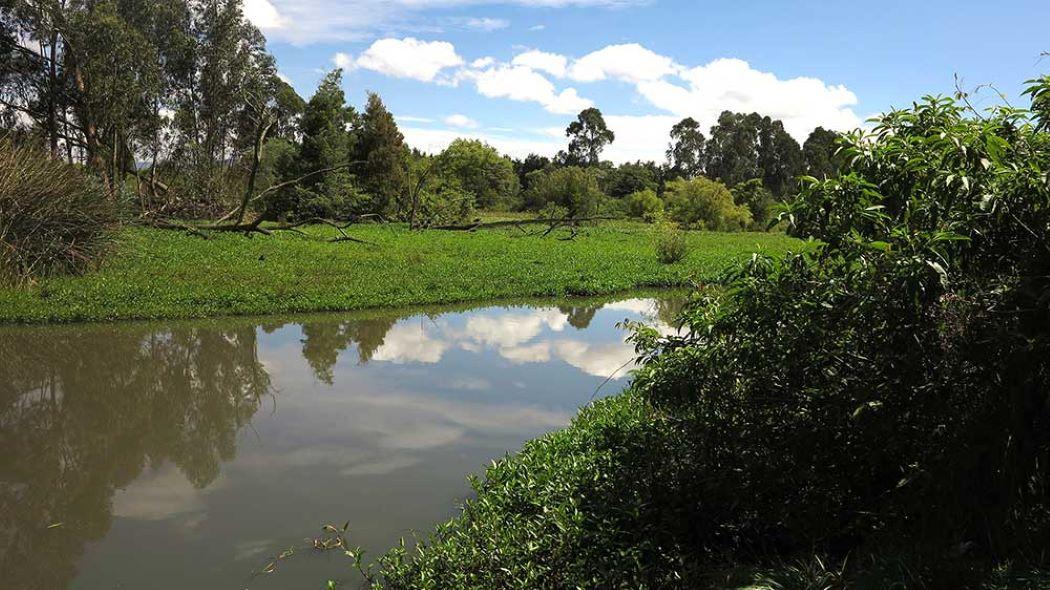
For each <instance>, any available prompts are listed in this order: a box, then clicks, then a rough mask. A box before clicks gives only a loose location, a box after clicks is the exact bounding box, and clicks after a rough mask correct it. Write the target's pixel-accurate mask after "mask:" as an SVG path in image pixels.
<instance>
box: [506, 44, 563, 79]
mask: <svg viewBox="0 0 1050 590" xmlns="http://www.w3.org/2000/svg"><path fill="white" fill-rule="evenodd" d="M511 63H512V64H514V65H516V66H525V67H527V68H532V69H534V70H538V71H541V72H547V73H548V74H550V75H552V76H556V77H558V78H562V77H564V76H565V70H566V68H567V67H568V65H569V59H568V58H567V57H565V56H564V55H558V54H557V53H547V52H546V51H539V50H536V49H533V50H531V51H526V52H525V53H519V54H518V55H516V56H514V59H513V60H512V61H511Z"/></svg>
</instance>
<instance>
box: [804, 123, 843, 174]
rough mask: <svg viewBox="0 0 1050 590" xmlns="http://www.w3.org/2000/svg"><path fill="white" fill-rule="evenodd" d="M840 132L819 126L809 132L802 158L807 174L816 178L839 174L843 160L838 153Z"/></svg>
mask: <svg viewBox="0 0 1050 590" xmlns="http://www.w3.org/2000/svg"><path fill="white" fill-rule="evenodd" d="M839 137H840V136H839V134H838V133H835V132H834V131H829V130H827V129H824V128H823V127H817V128H816V129H814V130H813V133H810V134H809V138H808V139H806V143H804V144H803V145H802V158H803V160H804V162H805V168H806V174H808V175H809V176H812V177H814V178H819V179H825V178H835V177H836V176H838V175H839V170H840V169H841V167H842V166H841V162H840V161H839V160H840V159H839V157H838V156H837V155H836V152H837V151H838V140H839Z"/></svg>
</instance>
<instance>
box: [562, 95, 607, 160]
mask: <svg viewBox="0 0 1050 590" xmlns="http://www.w3.org/2000/svg"><path fill="white" fill-rule="evenodd" d="M565 135H566V136H567V137H568V138H569V150H568V152H567V155H566V158H565V161H566V163H568V164H571V165H580V166H597V165H598V164H599V163H600V162H601V155H602V150H604V149H605V146H607V145H609V144H610V143H612V142H613V141H615V140H616V134H615V133H613V132H612V130H611V129H609V127H608V126H607V125H606V124H605V117H603V116H602V112H601V111H599V110H598V109H596V108H593V107H592V108H589V109H584V110H583V111H581V112H580V114H579V115H578V116H577V117H576V120H575V121H573V122H572V123H570V124H569V127H568V128H567V129H566V130H565Z"/></svg>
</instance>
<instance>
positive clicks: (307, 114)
mask: <svg viewBox="0 0 1050 590" xmlns="http://www.w3.org/2000/svg"><path fill="white" fill-rule="evenodd" d="M356 119H357V114H356V113H355V112H354V109H353V107H347V106H346V95H345V94H344V93H343V71H342V70H334V71H332V72H329V73H328V75H326V76H325V77H324V80H322V81H321V84H320V85H319V86H318V87H317V92H315V93H314V95H313V96H312V97H311V98H310V102H308V103H306V107H305V108H304V110H303V117H302V121H301V124H300V130H301V132H302V136H303V137H302V148H301V149H300V152H299V172H300V174H308V173H311V172H317V171H319V170H327V169H329V168H336V167H338V166H345V165H347V164H349V162H350V156H351V151H350V150H351V147H352V146H351V136H350V133H349V129H350V128H351V126H352V125H354V124H355V122H356ZM340 172H343V173H344V174H345V172H344V171H333V172H330V173H325V174H318V175H316V176H312V177H310V178H309V179H307V180H306V181H304V182H303V183H302V187H303V188H305V189H307V190H312V191H314V192H317V193H324V192H325V188H324V187H325V183H326V180H327V179H329V178H331V177H332V176H336V175H339V173H340Z"/></svg>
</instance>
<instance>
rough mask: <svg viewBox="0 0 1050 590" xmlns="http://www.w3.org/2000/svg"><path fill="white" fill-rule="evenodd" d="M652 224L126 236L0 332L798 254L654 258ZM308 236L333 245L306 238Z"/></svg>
mask: <svg viewBox="0 0 1050 590" xmlns="http://www.w3.org/2000/svg"><path fill="white" fill-rule="evenodd" d="M651 231H652V230H651V226H647V225H644V224H640V223H627V222H622V223H621V222H617V223H610V224H604V225H601V226H597V227H588V228H585V229H583V230H581V232H580V235H579V236H578V237H577V238H576V239H575V240H571V241H563V240H560V239H557V238H556V237H554V236H549V237H546V238H544V237H539V236H526V235H523V234H522V232H521V231H519V230H517V229H509V230H483V231H478V232H475V233H463V232H441V231H423V232H412V231H408V230H407V229H405V228H403V227H399V226H393V225H392V226H379V225H366V226H359V227H355V228H353V229H352V231H351V233H352V235H354V236H355V237H358V238H361V239H364V240H367V241H368V242H371V244H358V243H352V242H343V243H329V242H326V241H323V240H319V239H310V238H306V237H302V236H297V235H294V234H291V233H286V232H282V233H279V234H275V235H273V236H259V235H257V236H255V237H245V236H243V235H239V234H238V235H235V234H217V235H214V237H212V239H209V240H204V239H202V238H200V237H197V236H193V235H188V234H185V233H182V232H178V231H168V230H154V229H142V228H134V229H126V230H124V231H123V232H122V233H121V234H120V236H119V240H118V243H117V246H116V250H115V252H114V253H113V254H112V255H111V256H110V257H109V258H108V260H107V262H106V263H104V264H103V265H102V267H101V268H99V269H98V270H96V271H93V272H91V273H88V274H86V275H84V276H80V277H61V278H51V279H45V280H42V281H40V282H39V283H37V284H36V285H33V286H31V287H28V288H22V289H11V288H2V289H0V323H39V322H76V321H100V320H125V319H161V318H189V317H211V316H221V315H245V314H269V313H283V312H307V311H336V310H340V311H346V310H355V309H366V308H375V307H398V306H407V305H419V304H430V303H457V302H464V301H475V300H485V299H499V298H507V297H533V296H557V295H602V294H610V293H615V292H618V291H625V290H629V289H635V288H648V287H681V286H688V285H690V284H692V283H707V282H712V281H716V280H718V278H719V276H720V275H721V273H722V272H723V271H724V270H725V269H726V268H727V267H729V266H731V265H733V264H734V263H736V262H737V261H741V260H744V259H746V258H747V257H749V256H750V255H751V254H752V253H754V252H762V253H766V254H771V255H779V254H781V253H783V252H786V251H788V250H791V249H794V250H798V249H800V248H803V247H805V244H804V243H803V242H800V241H797V240H794V239H791V238H788V237H786V236H784V235H781V234H757V233H735V234H723V233H707V232H695V233H690V234H688V238H687V239H688V243H689V254H688V256H687V258H686V259H685V260H683V261H682V262H680V263H677V264H673V265H662V264H660V263H658V262H657V261H656V254H655V246H654V243H653V238H652V234H651ZM308 232H309V233H310V234H311V235H313V236H318V237H325V236H331V235H334V230H331V229H329V228H310V229H309V230H308Z"/></svg>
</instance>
